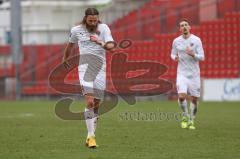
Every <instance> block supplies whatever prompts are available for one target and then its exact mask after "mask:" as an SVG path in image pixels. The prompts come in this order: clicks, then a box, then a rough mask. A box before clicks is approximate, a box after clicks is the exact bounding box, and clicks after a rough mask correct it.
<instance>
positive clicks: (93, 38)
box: [90, 35, 98, 42]
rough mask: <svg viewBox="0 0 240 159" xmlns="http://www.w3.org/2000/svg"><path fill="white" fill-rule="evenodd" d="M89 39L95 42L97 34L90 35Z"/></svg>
mask: <svg viewBox="0 0 240 159" xmlns="http://www.w3.org/2000/svg"><path fill="white" fill-rule="evenodd" d="M90 41H92V42H97V41H98V38H97V36H96V35H90Z"/></svg>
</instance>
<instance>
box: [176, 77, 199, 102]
mask: <svg viewBox="0 0 240 159" xmlns="http://www.w3.org/2000/svg"><path fill="white" fill-rule="evenodd" d="M200 88H201V81H200V77H193V78H187V77H184V76H181V75H178V76H177V91H178V94H179V93H186V94H188V95H190V96H194V97H200V91H201V89H200Z"/></svg>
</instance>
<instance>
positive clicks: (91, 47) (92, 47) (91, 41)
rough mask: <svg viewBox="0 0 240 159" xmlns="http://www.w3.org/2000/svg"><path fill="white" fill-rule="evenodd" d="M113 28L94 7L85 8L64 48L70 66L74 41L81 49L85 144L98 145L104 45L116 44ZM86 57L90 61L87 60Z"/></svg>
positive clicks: (102, 94) (111, 47)
mask: <svg viewBox="0 0 240 159" xmlns="http://www.w3.org/2000/svg"><path fill="white" fill-rule="evenodd" d="M110 42H113V38H112V35H111V31H110V29H109V27H108V26H107V25H106V24H103V23H101V21H100V20H99V12H98V10H97V9H95V8H88V9H86V10H85V16H84V18H83V20H82V22H81V23H80V24H79V25H77V26H75V27H73V28H72V29H71V34H70V37H69V42H68V44H67V46H66V48H65V51H64V56H63V64H64V66H65V67H66V68H68V67H69V65H70V64H69V63H68V61H67V60H68V57H69V54H70V53H71V51H72V48H73V46H74V44H75V43H78V46H79V51H80V63H79V66H78V72H79V80H80V85H81V86H82V88H83V95H84V98H85V101H86V108H85V114H84V116H85V120H86V126H87V131H88V134H87V139H86V146H88V147H89V148H96V147H97V144H96V139H95V130H96V124H97V118H98V109H99V103H100V102H101V99H103V96H104V90H105V88H106V57H105V53H106V52H105V49H106V50H110V51H111V50H112V49H114V47H115V46H114V45H113V44H112V43H110ZM86 61H87V62H88V63H86Z"/></svg>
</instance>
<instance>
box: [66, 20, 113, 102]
mask: <svg viewBox="0 0 240 159" xmlns="http://www.w3.org/2000/svg"><path fill="white" fill-rule="evenodd" d="M97 32H98V33H99V34H91V33H89V32H88V31H87V29H86V28H85V26H83V25H78V26H75V27H73V28H72V29H71V35H70V37H69V42H70V43H77V42H78V45H79V51H80V62H79V63H80V64H79V66H78V73H79V80H80V84H81V85H82V86H83V94H87V93H93V95H94V97H95V98H99V99H101V98H103V96H104V90H105V88H106V55H105V53H106V52H105V50H104V49H103V47H102V46H101V45H98V44H96V43H95V42H92V41H91V40H90V36H91V35H94V36H96V37H97V38H98V39H99V40H101V41H103V42H105V43H106V42H108V41H113V38H112V35H111V31H110V29H109V27H108V26H107V25H106V24H98V28H97Z"/></svg>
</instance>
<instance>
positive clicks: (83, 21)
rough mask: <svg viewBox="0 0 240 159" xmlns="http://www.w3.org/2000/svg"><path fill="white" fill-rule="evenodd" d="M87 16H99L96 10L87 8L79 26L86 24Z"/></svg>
mask: <svg viewBox="0 0 240 159" xmlns="http://www.w3.org/2000/svg"><path fill="white" fill-rule="evenodd" d="M89 15H99V12H98V10H97V9H96V8H87V9H86V10H85V16H84V17H83V20H82V22H81V24H84V25H86V23H87V22H86V19H87V16H89ZM98 23H101V21H98Z"/></svg>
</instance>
